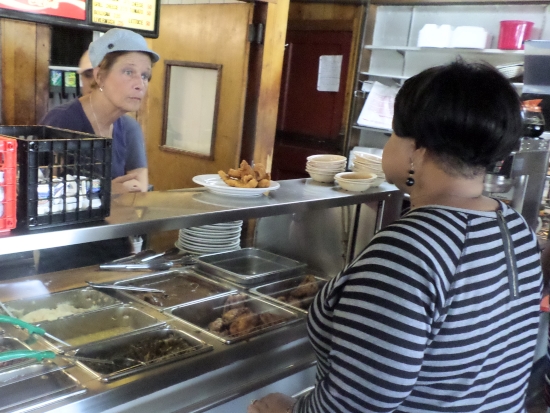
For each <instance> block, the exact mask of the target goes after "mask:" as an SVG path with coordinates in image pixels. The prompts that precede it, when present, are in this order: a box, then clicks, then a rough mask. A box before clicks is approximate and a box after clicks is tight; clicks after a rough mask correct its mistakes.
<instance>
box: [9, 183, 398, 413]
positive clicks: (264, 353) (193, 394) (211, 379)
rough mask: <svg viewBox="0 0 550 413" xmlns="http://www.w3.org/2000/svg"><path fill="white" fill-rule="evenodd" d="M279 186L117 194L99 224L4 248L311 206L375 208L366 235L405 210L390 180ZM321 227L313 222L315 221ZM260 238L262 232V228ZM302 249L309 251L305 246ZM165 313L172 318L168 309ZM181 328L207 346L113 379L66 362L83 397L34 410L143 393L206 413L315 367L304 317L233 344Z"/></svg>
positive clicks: (106, 404) (74, 282)
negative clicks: (239, 193) (375, 184)
mask: <svg viewBox="0 0 550 413" xmlns="http://www.w3.org/2000/svg"><path fill="white" fill-rule="evenodd" d="M280 184H281V187H280V189H278V190H277V191H273V192H271V193H270V194H269V196H262V197H259V198H230V197H223V196H219V195H214V194H211V193H209V192H206V191H203V190H201V189H196V190H194V189H191V190H182V191H168V192H150V193H139V194H125V195H122V196H118V197H114V199H113V201H112V207H111V216H110V217H109V218H108V219H107V220H106V221H105V222H101V223H99V224H96V225H92V226H87V227H78V228H75V227H71V228H69V227H61V228H59V229H53V230H49V231H13V232H12V233H10V234H5V235H3V236H1V237H0V251H1V252H2V253H12V252H19V251H27V250H33V249H39V248H47V247H56V246H62V245H69V244H78V243H82V242H89V241H97V240H102V239H109V238H114V237H121V236H128V235H133V234H139V233H148V232H159V231H167V230H174V229H180V228H185V227H190V226H198V225H205V224H211V223H216V222H224V221H233V220H239V219H250V218H264V217H272V216H275V215H280V216H283V215H285V214H296V215H298V216H311V217H314V218H312V219H316V218H315V217H317V216H318V215H316V214H315V213H309V214H308V212H312V211H320V210H324V209H328V208H335V207H344V206H353V205H360V204H368V206H369V208H368V209H369V211H374V220H375V221H376V222H375V225H372V228H369V232H373V231H376V230H377V229H379V228H380V227H382V226H384V225H386V224H387V223H389V222H391V221H393V220H394V219H395V218H397V216H398V214H399V212H400V209H401V201H402V197H401V194H400V193H399V191H398V190H397V189H396V188H395V187H394V186H392V185H388V184H383V185H382V186H380V187H379V188H372V189H370V190H369V191H367V192H364V193H351V192H347V191H343V190H341V189H339V188H338V187H336V186H332V185H328V184H319V183H316V182H314V181H312V180H310V179H299V180H290V181H281V182H280ZM358 209H359V208H358ZM321 212H322V211H321ZM361 214H363V213H362V212H361V213H355V215H353V214H352V215H351V216H350V217H349V219H348V220H347V221H349V222H351V223H352V224H350V225H352V226H360V225H362V223H364V217H362V215H361ZM371 216H372V215H369V217H371ZM369 219H371V218H369ZM273 222H275V223H277V222H278V221H277V220H274V221H273ZM280 222H285V221H284V220H282V221H280ZM302 223H303V222H302ZM268 226H269V225H268ZM278 226H279V227H280V226H281V225H278ZM320 226H322V225H320V223H317V227H320ZM267 229H268V230H269V229H270V228H267ZM295 229H296V228H295ZM349 233H350V234H352V236H354V237H356V236H357V233H358V231H357V229H353V230H351V231H349ZM307 236H308V234H306V235H305V239H306V240H307V239H308V238H307ZM258 237H259V238H262V237H261V234H259V236H258ZM361 242H362V241H361ZM334 248H336V247H334V246H333V247H331V249H334ZM325 253H326V251H325ZM308 254H309V255H310V256H311V254H312V253H311V251H309V252H308ZM90 271H91V272H90V274H81V275H80V278H79V277H71V276H70V275H71V274H70V271H64V272H62V273H57V274H55V273H54V274H45V275H43V276H38V277H36V279H35V280H29V281H37V282H40V284H41V287H47V288H50V289H51V288H55V290H57V291H59V290H63V289H69V288H75V287H79V286H81V285H79V283H81V282H82V281H81V280H84V279H89V280H91V281H95V279H94V271H95V269H92V270H90ZM95 273H96V274H97V273H98V271H95ZM100 277H101V276H100ZM100 277H99V278H100ZM79 280H80V281H79ZM14 281H15V280H14ZM97 281H100V279H98V280H97ZM6 285H7V284H3V286H6ZM0 293H2V291H0ZM2 295H3V294H0V296H2ZM13 298H17V297H12V299H13ZM148 311H149V310H148ZM164 317H168V318H169V316H168V315H164ZM184 328H187V329H188V330H187V331H189V332H190V333H191V334H196V335H197V337H200V338H201V339H203V340H205V341H206V342H208V343H209V344H211V345H212V346H213V351H210V352H208V353H204V354H200V355H197V356H195V357H191V358H188V359H185V360H180V361H175V362H172V363H169V364H166V365H162V366H159V367H157V368H154V369H152V370H149V371H145V372H142V373H138V374H135V375H131V376H128V377H125V378H122V379H119V380H115V381H113V382H110V383H104V382H100V381H99V380H97V379H96V378H95V377H94V376H93V375H91V374H90V373H89V372H87V371H85V370H84V369H82V368H80V367H78V366H74V367H70V368H69V369H68V372H69V373H70V374H71V375H73V376H74V377H75V378H76V379H77V380H78V381H79V383H80V384H81V385H82V386H84V387H85V388H86V393H85V394H82V395H77V396H74V397H71V398H68V399H66V400H63V401H60V402H58V403H56V404H54V405H50V406H47V407H43V408H39V409H36V410H33V411H36V412H46V411H53V412H71V413H73V412H104V411H111V410H112V411H113V412H114V411H117V412H119V411H120V412H123V411H130V410H131V411H133V413H138V412H141V411H147V410H143V409H141V410H140V409H139V408H136V407H135V406H134V407H128V408H125V407H123V406H125V405H127V406H131V404H132V402H133V401H134V400H135V399H137V398H143V399H145V400H147V401H148V403H149V404H147V406H149V407H147V408H148V409H151V408H152V407H151V406H155V403H158V408H153V409H154V411H156V412H159V413H160V412H176V411H178V412H204V411H207V410H208V409H210V408H212V407H215V406H218V405H221V404H223V403H226V402H228V401H230V400H233V399H235V398H238V397H239V396H242V395H244V394H247V393H249V392H251V391H254V390H256V389H258V388H261V387H264V386H266V385H267V384H269V383H272V382H275V381H277V380H280V379H282V378H285V377H288V376H292V375H293V374H296V373H299V372H303V371H306V370H311V366H312V365H313V364H314V362H315V358H314V355H313V352H312V349H311V347H310V344H309V341H308V339H307V336H306V326H305V321H301V322H298V323H294V324H290V325H287V326H284V327H282V328H279V329H275V330H272V331H269V332H266V333H264V334H261V335H259V336H257V337H253V338H251V339H249V340H246V341H243V342H238V343H235V344H231V345H226V344H223V343H222V342H220V341H217V340H215V339H212V338H210V337H204V334H202V335H201V333H200V331H199V332H197V331H195V330H194V329H193V327H189V326H188V325H187V326H186V327H184ZM297 390H301V389H297ZM149 411H153V410H149Z"/></svg>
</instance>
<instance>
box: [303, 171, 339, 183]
mask: <svg viewBox="0 0 550 413" xmlns="http://www.w3.org/2000/svg"><path fill="white" fill-rule="evenodd" d="M307 173H308V174H309V176H311V179H313V180H314V181H317V182H323V183H328V182H334V175H336V173H335V172H331V173H321V172H312V171H307Z"/></svg>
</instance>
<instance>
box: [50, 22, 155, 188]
mask: <svg viewBox="0 0 550 413" xmlns="http://www.w3.org/2000/svg"><path fill="white" fill-rule="evenodd" d="M88 51H89V57H90V61H91V63H92V67H93V76H94V83H93V89H92V92H91V93H90V94H87V95H84V96H82V97H80V98H79V99H77V100H75V101H73V102H69V103H68V104H65V105H61V106H58V107H56V108H54V109H52V110H51V111H50V112H49V113H48V114H47V115H46V116H45V117H44V119H43V120H42V122H41V123H42V124H43V125H49V126H55V127H58V128H64V129H70V130H74V131H79V132H85V133H91V134H94V135H98V136H104V137H110V138H113V146H112V167H111V175H112V178H113V181H112V187H111V191H112V193H122V192H140V191H147V187H148V177H147V159H146V156H145V148H144V143H143V139H139V138H140V137H141V136H142V135H141V133H140V134H139V135H137V136H135V137H133V136H131V135H129V134H128V133H127V132H128V130H129V129H130V128H132V124H131V123H130V122H129V121H128V120H129V119H128V118H127V117H125V116H123V115H124V114H125V113H128V112H135V111H137V110H139V108H140V106H141V102H142V100H143V98H144V97H145V93H146V92H147V88H148V86H149V80H150V79H151V69H152V64H153V63H155V62H157V61H158V60H159V55H158V54H156V53H155V52H153V51H152V50H150V49H149V48H148V47H147V43H146V42H145V39H144V38H143V37H142V36H140V35H139V34H137V33H134V32H132V31H131V30H125V29H111V30H109V31H108V32H107V33H105V34H104V35H103V36H101V37H100V38H99V39H97V40H96V41H94V42H92V43H91V44H90V47H89V50H88Z"/></svg>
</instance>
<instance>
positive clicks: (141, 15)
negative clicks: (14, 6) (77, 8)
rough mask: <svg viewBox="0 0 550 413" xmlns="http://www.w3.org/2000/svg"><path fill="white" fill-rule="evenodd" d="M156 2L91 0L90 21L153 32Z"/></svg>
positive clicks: (145, 0) (147, 0) (150, 0)
mask: <svg viewBox="0 0 550 413" xmlns="http://www.w3.org/2000/svg"><path fill="white" fill-rule="evenodd" d="M0 1H2V0H0ZM156 3H157V1H155V0H92V2H91V5H92V7H91V10H90V14H91V22H92V23H96V24H102V25H108V26H112V27H123V28H125V29H131V30H135V31H138V32H144V31H145V32H154V31H155V28H156V19H157V4H156Z"/></svg>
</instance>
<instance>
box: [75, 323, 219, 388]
mask: <svg viewBox="0 0 550 413" xmlns="http://www.w3.org/2000/svg"><path fill="white" fill-rule="evenodd" d="M212 349H213V347H212V346H211V345H209V344H206V343H205V342H204V341H202V340H199V339H198V338H196V337H194V336H192V335H190V334H188V333H186V332H184V331H181V330H177V329H174V328H169V327H166V328H158V329H154V330H146V331H139V332H135V333H133V334H127V335H125V336H119V337H115V338H112V339H109V340H103V341H98V342H95V343H90V344H86V345H83V346H82V347H80V348H78V349H74V350H70V351H68V352H67V355H69V356H81V357H90V358H97V359H107V360H112V361H114V362H115V364H114V365H111V364H104V363H93V362H88V361H82V360H80V361H78V362H77V363H78V364H79V365H81V366H82V367H84V368H85V369H86V370H88V371H90V372H91V373H92V374H94V375H95V376H96V377H98V378H99V379H100V380H101V381H104V382H110V381H112V380H115V379H118V378H120V377H124V376H128V375H130V374H135V373H138V372H142V371H143V370H146V369H149V368H152V367H156V366H159V365H161V364H165V363H168V362H173V361H175V360H180V359H184V358H187V357H192V356H196V355H198V354H202V353H204V352H207V351H210V350H212ZM155 351H157V352H158V354H156V355H155V354H154V352H155Z"/></svg>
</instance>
